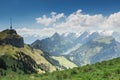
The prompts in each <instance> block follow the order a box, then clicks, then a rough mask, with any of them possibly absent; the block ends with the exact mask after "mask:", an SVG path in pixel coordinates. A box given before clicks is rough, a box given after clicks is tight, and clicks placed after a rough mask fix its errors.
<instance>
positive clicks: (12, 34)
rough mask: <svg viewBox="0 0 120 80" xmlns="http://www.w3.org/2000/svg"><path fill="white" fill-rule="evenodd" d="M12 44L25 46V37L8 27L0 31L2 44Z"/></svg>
mask: <svg viewBox="0 0 120 80" xmlns="http://www.w3.org/2000/svg"><path fill="white" fill-rule="evenodd" d="M7 44H10V45H12V46H15V47H19V48H21V47H24V40H23V37H21V36H20V35H18V34H17V32H16V30H14V29H6V30H4V31H2V32H0V45H7Z"/></svg>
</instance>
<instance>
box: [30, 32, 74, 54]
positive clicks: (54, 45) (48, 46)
mask: <svg viewBox="0 0 120 80" xmlns="http://www.w3.org/2000/svg"><path fill="white" fill-rule="evenodd" d="M73 41H74V40H73V38H71V36H70V38H69V37H68V36H67V37H65V36H63V35H59V34H58V33H55V34H54V35H53V36H52V37H50V38H46V39H43V40H36V41H35V42H33V43H32V44H31V46H32V47H33V48H36V49H41V50H43V51H45V52H48V53H50V55H55V56H58V55H63V54H62V53H64V52H66V51H67V50H68V49H70V48H72V45H73Z"/></svg>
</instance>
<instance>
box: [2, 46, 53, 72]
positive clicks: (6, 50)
mask: <svg viewBox="0 0 120 80" xmlns="http://www.w3.org/2000/svg"><path fill="white" fill-rule="evenodd" d="M16 51H19V52H20V51H21V52H24V53H25V54H26V55H29V56H30V57H31V58H33V60H35V61H36V63H37V64H41V63H43V64H46V65H49V66H50V70H51V71H54V70H55V67H54V66H52V65H51V64H50V63H49V62H48V61H47V60H46V59H45V58H44V57H43V56H41V55H42V54H44V53H43V52H42V51H40V50H36V49H32V48H31V47H29V46H28V45H24V48H16V47H13V46H11V45H5V46H0V56H1V55H4V54H7V55H11V56H12V57H14V58H16V57H15V56H14V54H16ZM39 72H41V70H39Z"/></svg>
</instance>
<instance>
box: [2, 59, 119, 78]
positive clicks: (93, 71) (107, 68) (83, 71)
mask: <svg viewBox="0 0 120 80" xmlns="http://www.w3.org/2000/svg"><path fill="white" fill-rule="evenodd" d="M119 63H120V58H116V59H113V60H110V61H103V62H101V63H96V64H92V65H86V66H83V67H78V68H73V69H68V70H65V71H56V72H52V73H46V74H32V75H17V74H15V75H14V74H11V75H7V76H5V77H0V78H1V79H0V80H13V79H14V80H120V64H119Z"/></svg>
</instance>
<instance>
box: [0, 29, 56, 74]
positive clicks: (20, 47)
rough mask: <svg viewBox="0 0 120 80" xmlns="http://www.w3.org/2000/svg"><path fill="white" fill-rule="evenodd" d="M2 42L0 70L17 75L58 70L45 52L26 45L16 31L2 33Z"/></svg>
mask: <svg viewBox="0 0 120 80" xmlns="http://www.w3.org/2000/svg"><path fill="white" fill-rule="evenodd" d="M0 41H1V44H0V64H1V65H0V69H3V70H5V71H8V72H9V71H13V72H17V73H37V72H40V73H41V72H42V73H44V72H49V71H50V72H51V71H55V70H56V68H55V67H54V66H53V64H52V63H50V62H49V61H48V60H47V59H46V58H45V57H44V56H43V55H46V54H45V53H44V52H43V51H41V50H36V49H33V48H31V47H30V46H29V45H26V44H24V41H23V38H22V37H21V36H20V35H18V34H17V32H16V31H15V30H13V29H12V30H9V29H7V30H4V31H2V32H0ZM53 61H55V60H53Z"/></svg>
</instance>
